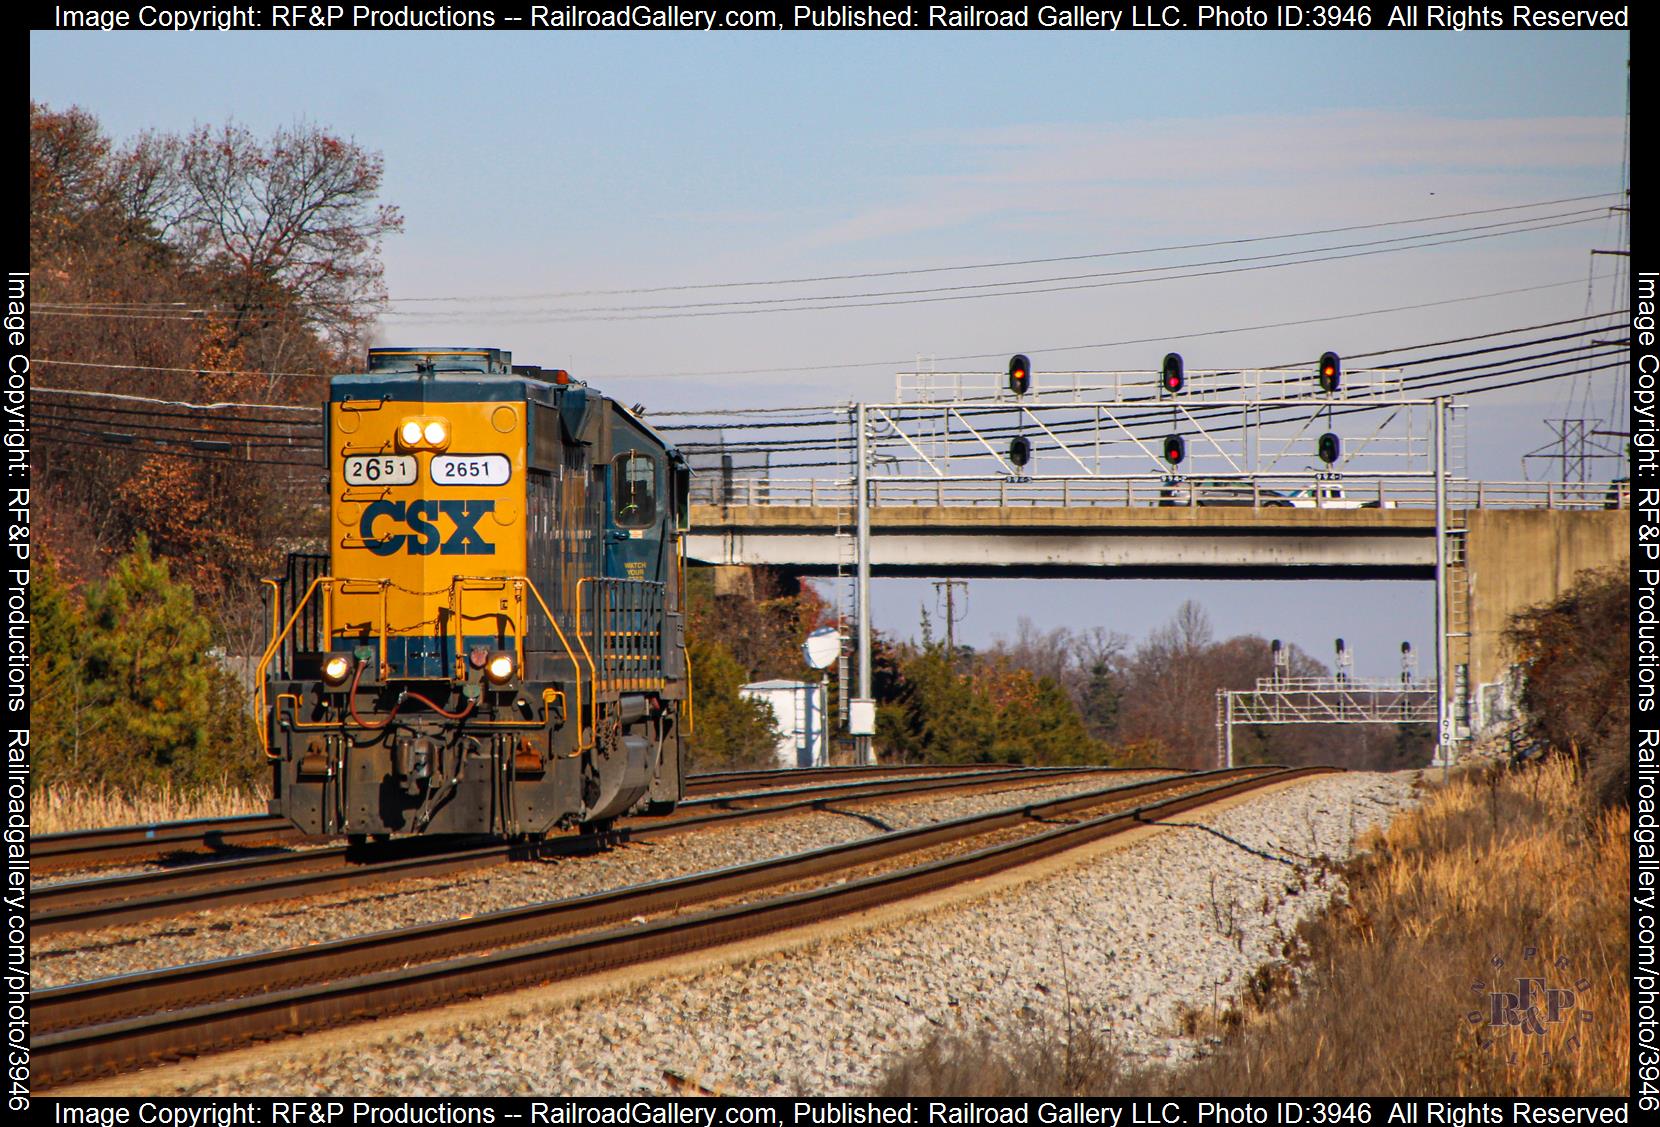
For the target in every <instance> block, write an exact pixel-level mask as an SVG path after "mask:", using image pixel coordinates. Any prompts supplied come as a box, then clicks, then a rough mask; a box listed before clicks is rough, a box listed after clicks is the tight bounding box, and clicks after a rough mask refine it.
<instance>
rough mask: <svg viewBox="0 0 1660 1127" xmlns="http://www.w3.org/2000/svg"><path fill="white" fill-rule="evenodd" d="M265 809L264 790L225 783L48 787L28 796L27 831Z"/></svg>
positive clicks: (216, 815)
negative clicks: (128, 789)
mask: <svg viewBox="0 0 1660 1127" xmlns="http://www.w3.org/2000/svg"><path fill="white" fill-rule="evenodd" d="M263 813H265V795H264V794H263V793H255V792H253V791H249V790H246V789H244V788H240V787H234V786H231V785H230V784H229V783H222V784H220V785H217V786H210V787H203V788H200V789H195V790H190V791H182V790H175V789H174V788H173V787H171V786H162V787H160V788H155V789H148V790H145V791H144V792H142V793H140V794H127V793H124V792H120V791H116V790H112V789H110V788H107V787H70V786H47V787H42V788H41V789H40V790H39V791H37V792H35V794H34V796H33V798H32V800H31V803H30V814H31V818H30V831H31V832H32V833H37V834H50V833H61V832H63V831H65V830H86V829H94V828H97V827H100V826H127V825H134V824H137V823H144V822H172V821H180V820H183V819H186V818H223V817H226V816H228V815H232V814H263Z"/></svg>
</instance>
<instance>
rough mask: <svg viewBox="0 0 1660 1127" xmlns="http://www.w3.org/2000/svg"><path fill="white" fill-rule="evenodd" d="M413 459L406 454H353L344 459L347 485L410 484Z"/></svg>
mask: <svg viewBox="0 0 1660 1127" xmlns="http://www.w3.org/2000/svg"><path fill="white" fill-rule="evenodd" d="M415 472H416V471H415V459H414V458H412V457H411V456H409V455H408V454H355V455H353V456H352V457H350V458H347V459H346V468H345V473H346V484H347V485H411V484H413V483H414V481H415Z"/></svg>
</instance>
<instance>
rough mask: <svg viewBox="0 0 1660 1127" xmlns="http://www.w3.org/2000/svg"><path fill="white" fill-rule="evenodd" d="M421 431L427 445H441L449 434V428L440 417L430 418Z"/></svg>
mask: <svg viewBox="0 0 1660 1127" xmlns="http://www.w3.org/2000/svg"><path fill="white" fill-rule="evenodd" d="M421 433H422V435H423V437H425V438H426V440H427V445H428V446H442V445H444V440H445V439H446V438H448V437H449V436H450V432H449V428H448V427H446V426H445V425H444V421H443V420H442V419H434V420H432V422H430V423H428V424H427V425H426V430H424V431H422V432H421Z"/></svg>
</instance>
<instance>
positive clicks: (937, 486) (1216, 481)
mask: <svg viewBox="0 0 1660 1127" xmlns="http://www.w3.org/2000/svg"><path fill="white" fill-rule="evenodd" d="M853 489H854V486H853V483H852V482H851V481H849V480H847V479H845V478H778V477H764V478H763V477H756V478H739V479H735V480H726V481H714V480H710V481H708V482H703V481H699V480H698V479H695V478H694V479H693V488H692V501H693V502H694V503H696V504H704V505H744V506H748V505H793V506H807V507H812V508H817V507H821V506H822V507H850V506H851V505H852V504H853ZM870 500H871V504H872V505H877V506H883V507H892V506H921V507H946V506H982V505H983V506H994V507H996V506H1031V507H1045V508H1055V507H1059V508H1069V507H1072V506H1090V507H1094V506H1101V507H1117V508H1140V507H1165V508H1169V507H1185V506H1194V505H1197V506H1199V507H1236V508H1298V509H1357V508H1371V509H1376V508H1384V509H1397V508H1398V509H1424V508H1434V506H1435V483H1434V481H1433V480H1431V479H1429V478H1424V477H1359V476H1355V477H1344V478H1341V479H1337V480H1315V479H1312V478H1309V477H1248V476H1239V477H1221V476H1208V477H1191V478H1174V479H1160V478H1156V477H1148V476H1146V475H1135V476H1124V477H1105V476H1091V477H1042V478H1026V479H1020V478H1010V477H983V478H970V477H950V478H922V477H903V478H901V477H873V478H871V479H870ZM1447 503H1448V505H1450V506H1451V507H1453V508H1456V509H1574V510H1585V509H1627V508H1630V507H1631V485H1630V483H1629V482H1626V481H1613V482H1562V481H1466V480H1459V481H1450V482H1448V483H1447Z"/></svg>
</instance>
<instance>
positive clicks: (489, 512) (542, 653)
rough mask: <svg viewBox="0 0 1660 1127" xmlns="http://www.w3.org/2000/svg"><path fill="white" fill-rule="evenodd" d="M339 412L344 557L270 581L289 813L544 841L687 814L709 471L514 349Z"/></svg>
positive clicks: (365, 826) (409, 364)
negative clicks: (689, 590) (704, 478)
mask: <svg viewBox="0 0 1660 1127" xmlns="http://www.w3.org/2000/svg"><path fill="white" fill-rule="evenodd" d="M326 415H327V422H326V440H325V445H326V448H327V458H328V481H329V506H328V507H329V529H328V552H327V554H326V555H322V554H306V553H296V554H292V555H290V556H289V557H288V560H287V566H286V569H285V572H284V574H283V575H282V576H281V577H280V578H277V579H272V580H269V581H268V588H269V598H270V603H271V618H270V635H269V639H268V644H267V646H266V649H265V652H264V654H263V656H262V659H261V662H260V666H259V670H258V673H257V677H256V693H257V695H258V700H257V705H258V709H259V713H260V716H261V718H262V720H263V724H262V738H263V740H264V745H265V753H266V757H267V759H268V761H269V765H270V768H271V781H272V796H273V797H272V799H271V810H272V812H273V813H276V814H280V815H282V816H284V817H286V818H288V819H289V820H290V821H292V822H293V823H294V824H295V826H297V827H298V828H299V829H301V830H302V831H304V832H307V833H311V834H318V835H345V836H346V837H347V838H348V840H362V839H364V838H366V837H371V836H372V837H385V836H389V835H393V834H462V833H464V834H480V833H482V834H493V835H497V836H502V837H508V838H532V839H533V838H536V837H539V836H542V835H544V834H546V833H548V832H549V831H550V830H554V829H559V828H570V827H574V826H583V827H587V828H603V827H605V826H608V825H609V824H610V823H611V822H612V821H613V820H614V819H615V818H617V817H618V816H619V815H621V814H623V813H625V812H628V811H648V812H664V811H667V810H669V809H672V807H673V805H674V803H675V802H676V801H678V799H679V797H680V790H681V772H680V763H681V743H682V739H683V737H684V736H685V735H686V733H687V730H688V729H689V726H690V724H691V721H692V715H691V707H692V701H691V698H690V681H689V677H688V671H687V663H686V648H685V630H684V625H685V619H684V610H683V601H682V600H683V591H684V557H683V555H682V554H681V551H680V548H681V543H682V540H681V536H682V533H683V532H684V531H685V529H686V513H687V498H688V493H689V486H690V471H689V469H688V467H687V465H686V462H685V459H684V458H682V457H681V456H680V455H679V453H678V452H677V451H676V450H675V449H674V447H673V446H671V445H669V444H668V443H667V442H665V441H664V440H663V439H662V438H661V437H660V436H659V435H658V434H656V433H655V432H654V431H653V430H652V429H651V428H650V427H648V426H647V425H645V423H643V422H642V421H641V420H640V418H639V417H638V416H637V415H636V414H635V413H633V412H631V411H629V410H627V409H625V408H624V407H623V406H622V405H621V404H619V403H617V402H616V401H615V400H612V399H608V398H606V397H605V396H603V395H601V394H599V393H598V392H597V391H595V390H594V389H592V388H589V387H587V386H586V385H585V384H583V383H581V382H579V381H575V380H572V379H571V377H570V376H569V375H568V374H567V373H566V372H564V371H562V370H548V369H542V368H537V367H532V366H525V365H515V364H513V363H512V355H511V353H509V352H506V351H503V350H501V349H495V348H377V349H372V350H370V353H369V359H368V367H367V371H365V372H362V373H358V374H352V375H339V376H335V377H334V378H332V379H331V380H330V384H329V400H328V404H327V410H326Z"/></svg>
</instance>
